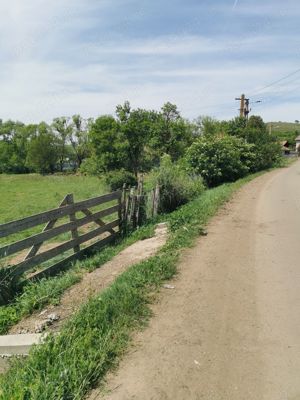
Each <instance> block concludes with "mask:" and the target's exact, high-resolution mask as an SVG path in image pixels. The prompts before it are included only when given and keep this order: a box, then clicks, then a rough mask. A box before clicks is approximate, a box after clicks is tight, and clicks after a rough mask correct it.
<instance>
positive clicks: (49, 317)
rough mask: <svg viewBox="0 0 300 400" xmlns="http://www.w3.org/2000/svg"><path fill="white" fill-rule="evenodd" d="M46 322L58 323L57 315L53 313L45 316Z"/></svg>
mask: <svg viewBox="0 0 300 400" xmlns="http://www.w3.org/2000/svg"><path fill="white" fill-rule="evenodd" d="M47 320H50V321H51V322H54V321H58V320H59V315H58V314H55V313H52V314H49V315H47Z"/></svg>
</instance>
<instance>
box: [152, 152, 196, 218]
mask: <svg viewBox="0 0 300 400" xmlns="http://www.w3.org/2000/svg"><path fill="white" fill-rule="evenodd" d="M149 181H150V183H151V185H152V186H153V187H155V186H156V185H157V184H158V185H159V188H160V205H159V212H160V213H166V212H170V211H174V210H175V209H176V208H178V207H179V206H181V205H183V204H185V203H187V202H188V201H190V200H191V199H192V198H194V197H195V196H196V195H199V194H200V193H201V192H202V191H203V190H204V186H203V183H202V179H201V178H199V177H196V176H191V175H189V174H188V173H187V170H186V169H185V168H183V167H182V165H180V164H179V163H178V164H176V163H174V162H172V160H171V157H170V156H169V155H167V154H165V155H164V156H163V157H162V158H161V162H160V167H159V168H157V169H156V170H154V171H153V173H152V174H151V175H150V177H149Z"/></svg>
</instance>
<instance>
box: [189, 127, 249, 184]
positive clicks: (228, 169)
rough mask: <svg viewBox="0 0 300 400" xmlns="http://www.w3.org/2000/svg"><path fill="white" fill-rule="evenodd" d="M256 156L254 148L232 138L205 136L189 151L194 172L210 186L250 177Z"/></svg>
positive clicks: (241, 140) (190, 163) (238, 139)
mask: <svg viewBox="0 0 300 400" xmlns="http://www.w3.org/2000/svg"><path fill="white" fill-rule="evenodd" d="M254 159H255V156H254V154H253V145H250V144H247V143H245V141H244V140H243V139H240V138H235V137H231V136H227V135H225V136H214V137H207V136H203V137H200V138H199V139H198V140H196V141H195V142H194V143H193V144H192V146H191V147H190V148H189V149H188V151H187V162H188V163H189V165H190V167H191V169H192V170H193V171H195V172H196V173H197V174H199V175H201V176H202V177H203V179H204V180H205V182H206V183H207V185H208V186H216V185H220V184H222V183H224V182H233V181H235V180H237V179H238V178H241V177H243V176H245V175H247V174H248V173H249V172H250V171H251V168H252V165H253V162H254Z"/></svg>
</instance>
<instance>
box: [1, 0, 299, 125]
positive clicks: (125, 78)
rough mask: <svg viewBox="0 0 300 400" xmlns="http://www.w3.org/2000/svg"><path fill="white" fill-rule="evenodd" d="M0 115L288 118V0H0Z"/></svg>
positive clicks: (291, 25) (29, 118) (293, 39)
mask: <svg viewBox="0 0 300 400" xmlns="http://www.w3.org/2000/svg"><path fill="white" fill-rule="evenodd" d="M0 15H1V24H0V88H1V92H0V93H1V94H0V117H1V118H2V119H8V118H11V119H18V120H22V121H24V122H39V121H41V120H46V121H48V122H50V121H51V120H52V118H54V117H56V116H62V115H72V114H75V113H80V114H82V115H83V116H84V117H89V116H92V117H95V116H97V115H100V114H106V113H110V114H112V113H114V110H115V106H116V105H117V104H119V103H123V102H124V101H125V100H129V101H130V102H131V104H132V106H133V107H144V108H151V109H159V108H160V107H161V106H162V105H163V103H165V102H166V101H171V102H174V103H176V104H177V105H178V107H179V109H180V111H181V112H182V115H183V116H185V117H187V118H191V119H193V118H196V117H198V116H199V115H211V116H215V117H217V118H231V117H233V116H235V115H236V114H237V108H238V102H236V101H235V100H234V98H235V97H238V96H239V95H240V94H241V93H243V92H244V93H245V94H246V95H247V96H249V97H250V98H251V99H253V102H254V101H255V100H262V103H258V104H255V103H253V106H252V108H253V113H256V114H260V115H262V117H263V118H264V119H265V120H266V121H269V120H282V121H284V120H287V121H293V120H295V119H300V107H299V106H300V96H299V93H298V91H299V90H300V70H299V72H298V73H295V74H293V75H291V76H290V77H289V78H287V79H284V80H282V81H281V82H279V83H278V84H276V85H272V86H269V87H268V88H265V89H263V88H264V87H265V86H267V85H268V84H269V83H272V82H274V81H276V80H278V79H280V78H281V77H283V76H286V75H288V74H290V73H291V72H293V71H295V70H297V69H298V68H299V69H300V35H299V34H300V23H299V21H300V18H299V17H300V4H299V2H298V1H297V0H285V1H281V0H265V1H263V0H248V1H245V0H213V1H212V0H211V1H209V0H197V1H196V0H185V1H180V0H173V1H171V0H168V1H166V0H161V1H158V0H151V1H145V0H139V1H137V0H110V1H109V0H72V1H71V0H51V1H49V0H48V1H45V0H26V1H24V0H10V1H8V2H7V1H4V0H0Z"/></svg>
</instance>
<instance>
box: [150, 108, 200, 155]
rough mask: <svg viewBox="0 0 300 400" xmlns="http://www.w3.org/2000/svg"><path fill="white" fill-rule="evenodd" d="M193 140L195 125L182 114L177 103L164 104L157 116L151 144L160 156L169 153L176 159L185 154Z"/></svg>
mask: <svg viewBox="0 0 300 400" xmlns="http://www.w3.org/2000/svg"><path fill="white" fill-rule="evenodd" d="M192 141H193V125H192V124H190V123H189V122H188V121H186V120H184V119H183V118H182V117H181V116H180V112H179V111H178V109H177V106H176V105H175V104H172V103H166V104H164V106H163V107H162V108H161V112H160V113H158V114H157V116H156V119H155V123H154V125H153V129H152V131H151V139H150V144H149V145H150V147H151V148H152V149H153V150H154V151H155V152H156V154H157V156H158V158H159V157H161V156H162V155H163V154H169V155H170V156H171V158H172V160H173V161H175V160H177V159H179V158H180V157H182V156H183V155H184V153H185V150H186V149H187V148H188V147H189V146H190V145H191V143H192Z"/></svg>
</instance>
